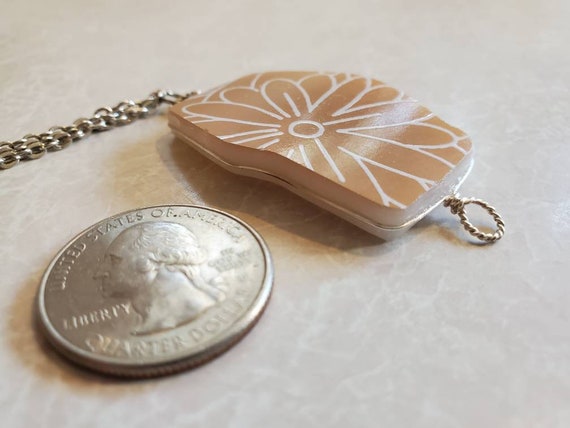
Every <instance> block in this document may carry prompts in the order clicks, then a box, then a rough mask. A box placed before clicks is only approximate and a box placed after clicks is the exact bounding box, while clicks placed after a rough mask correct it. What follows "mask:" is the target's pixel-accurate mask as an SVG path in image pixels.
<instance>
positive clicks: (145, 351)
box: [37, 205, 273, 377]
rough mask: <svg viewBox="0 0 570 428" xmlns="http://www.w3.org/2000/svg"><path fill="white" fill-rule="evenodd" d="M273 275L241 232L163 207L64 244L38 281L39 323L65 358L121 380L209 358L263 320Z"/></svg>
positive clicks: (258, 247)
mask: <svg viewBox="0 0 570 428" xmlns="http://www.w3.org/2000/svg"><path fill="white" fill-rule="evenodd" d="M272 284H273V267H272V261H271V257H270V254H269V250H268V248H267V245H266V244H265V243H264V241H263V239H262V238H261V237H260V236H259V235H258V234H257V233H256V232H255V231H254V230H253V229H252V228H251V227H250V226H248V225H247V224H245V223H244V222H243V221H241V220H239V219H237V218H236V217H234V216H231V215H229V214H227V213H224V212H222V211H218V210H215V209H211V208H205V207H199V206H188V205H169V206H153V207H147V208H141V209H137V210H133V211H128V212H124V213H122V214H118V215H115V216H113V217H110V218H108V219H105V220H103V221H101V222H99V223H97V224H95V225H93V226H91V227H90V228H88V229H87V230H85V231H84V232H82V233H81V234H79V235H78V236H76V237H75V238H74V239H73V240H72V241H71V242H69V243H68V244H67V245H66V246H65V247H64V248H63V249H62V250H61V251H60V252H59V254H58V255H57V256H56V257H55V259H54V260H53V261H52V262H51V264H50V265H49V267H48V269H47V271H46V273H45V274H44V276H43V279H42V282H41V285H40V289H39V292H38V297H37V310H38V315H39V316H38V318H39V324H40V326H41V328H42V330H43V331H44V332H45V334H46V336H47V338H48V339H49V341H50V342H51V343H52V344H53V346H54V347H55V348H56V349H57V350H58V351H59V352H60V353H62V354H63V355H64V356H65V357H67V358H69V359H71V360H73V361H74V362H76V363H78V364H80V365H83V366H86V367H88V368H90V369H93V370H97V371H101V372H104V373H108V374H113V375H118V376H131V377H138V376H157V375H162V374H168V373H172V372H175V371H179V370H183V369H186V368H190V367H193V366H196V365H199V364H201V363H204V362H206V361H209V360H211V359H212V358H214V357H216V356H217V355H219V354H221V353H222V352H224V351H225V350H227V349H228V348H230V347H231V346H232V345H234V344H235V343H237V342H238V341H239V339H241V338H242V337H243V336H244V335H245V334H246V333H247V332H248V331H249V330H250V329H251V328H252V327H253V325H254V324H255V322H256V321H257V319H258V318H259V316H260V315H261V314H262V312H263V310H264V308H265V306H266V304H267V302H268V300H269V296H270V294H271V288H272Z"/></svg>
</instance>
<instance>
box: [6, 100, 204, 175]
mask: <svg viewBox="0 0 570 428" xmlns="http://www.w3.org/2000/svg"><path fill="white" fill-rule="evenodd" d="M197 94H198V92H197V91H193V92H190V93H188V94H177V93H175V92H173V91H169V90H167V91H155V92H153V93H151V94H150V95H149V96H148V97H147V98H145V99H144V100H141V101H136V102H135V101H132V100H125V101H121V102H120V103H119V104H117V105H116V106H115V107H102V108H99V109H97V110H96V111H95V113H93V116H91V117H89V118H85V117H82V118H79V119H77V120H76V121H75V122H73V125H69V126H53V127H51V128H50V129H49V130H48V131H47V132H43V133H41V134H28V135H25V136H24V137H22V138H20V139H19V140H16V141H14V142H8V141H2V142H0V170H3V169H9V168H12V167H13V166H16V165H18V164H19V163H20V162H21V161H26V160H32V159H38V158H41V157H42V156H43V155H45V154H46V153H47V152H55V151H59V150H62V149H65V148H66V147H68V146H69V145H70V144H71V143H73V142H76V141H79V140H81V139H83V138H85V137H87V136H88V135H90V134H91V133H93V132H103V131H108V130H109V129H112V128H115V127H117V126H123V125H128V124H129V123H131V122H134V121H135V120H137V119H142V118H145V117H147V116H148V115H150V114H152V113H154V112H155V111H156V110H157V109H158V108H159V107H160V106H161V105H162V104H171V105H172V104H176V103H177V102H180V101H182V100H185V99H186V98H189V97H191V96H193V95H197Z"/></svg>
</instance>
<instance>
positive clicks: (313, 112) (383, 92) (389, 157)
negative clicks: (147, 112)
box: [181, 72, 471, 209]
mask: <svg viewBox="0 0 570 428" xmlns="http://www.w3.org/2000/svg"><path fill="white" fill-rule="evenodd" d="M181 111H182V114H183V115H184V117H185V118H186V119H187V120H189V121H190V122H192V123H193V124H195V125H197V126H199V127H200V128H202V129H204V130H206V131H207V132H209V133H210V134H213V135H215V136H216V137H218V138H219V139H221V140H223V141H226V142H228V143H231V144H237V145H243V146H246V147H251V148H257V149H261V150H269V151H272V152H275V153H278V154H280V155H282V156H285V157H287V158H288V159H290V160H291V161H293V162H297V163H299V164H302V165H304V166H305V167H307V168H309V169H311V170H313V171H315V172H317V173H319V174H320V175H322V176H325V177H327V178H328V179H330V180H333V181H335V182H337V183H339V184H341V185H343V186H345V187H347V188H349V189H350V190H352V191H355V192H357V193H359V194H361V195H363V196H365V197H367V198H369V199H372V200H374V201H375V202H377V203H380V204H382V205H384V206H387V207H393V208H401V209H404V208H405V207H406V206H408V205H410V204H411V203H413V202H414V201H415V200H416V199H417V198H418V197H419V196H421V195H422V194H423V193H424V192H426V191H427V190H429V189H430V188H431V187H433V186H434V185H435V184H436V183H438V182H439V181H440V180H442V179H443V177H444V176H445V175H446V174H447V173H449V171H450V170H451V169H453V168H454V167H455V165H457V164H458V163H459V162H460V161H461V160H462V159H463V158H464V156H465V155H466V154H467V153H468V152H469V151H470V150H471V142H470V140H469V139H468V137H467V136H466V135H465V134H464V133H463V132H462V131H460V130H459V129H456V128H454V127H451V126H450V125H448V124H447V123H445V122H443V121H442V120H441V119H439V118H438V117H436V116H435V115H434V114H433V113H432V112H430V111H429V110H428V109H426V108H425V107H423V106H421V105H420V104H419V103H418V102H417V101H415V100H413V99H412V98H410V97H408V96H406V95H404V94H403V93H402V92H400V91H399V90H397V89H395V88H392V87H390V86H387V85H386V84H384V83H382V82H380V81H377V80H374V79H369V78H365V77H361V76H355V75H351V74H345V73H316V72H270V73H261V74H255V75H249V76H246V77H243V78H241V79H238V80H236V81H234V82H232V83H229V84H226V85H223V86H221V87H218V88H215V89H213V90H211V91H209V92H207V93H205V94H203V95H200V96H197V97H193V98H191V99H189V100H187V101H186V102H185V103H184V105H183V107H182V109H181Z"/></svg>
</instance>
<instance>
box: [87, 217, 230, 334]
mask: <svg viewBox="0 0 570 428" xmlns="http://www.w3.org/2000/svg"><path fill="white" fill-rule="evenodd" d="M206 260H207V254H206V252H205V251H204V249H203V248H201V247H200V245H199V242H198V240H197V238H196V236H195V235H194V234H193V233H192V232H191V231H190V230H189V229H187V228H186V227H184V226H182V225H180V224H177V223H171V222H148V223H140V224H137V225H135V226H131V227H129V228H128V229H126V230H124V231H123V232H121V233H120V234H119V235H118V236H117V237H116V238H115V239H114V240H113V242H111V245H110V246H109V248H108V249H107V252H106V253H105V257H104V260H103V261H102V262H101V265H100V266H99V268H98V270H97V272H96V274H95V278H96V279H100V280H101V290H102V293H103V295H104V296H105V297H117V298H123V299H128V300H129V301H130V302H131V305H132V307H133V309H134V311H135V312H137V313H138V314H139V315H140V316H141V317H142V322H141V324H140V325H139V327H138V328H137V330H136V331H135V332H133V334H138V335H143V334H151V333H155V332H158V331H161V330H165V329H169V328H173V327H176V326H179V325H182V324H185V323H188V322H190V321H192V320H194V319H195V318H197V317H198V316H199V315H200V314H201V313H203V312H204V311H206V310H208V309H209V308H211V307H212V306H214V305H215V304H217V303H218V302H221V301H223V300H224V299H225V297H226V295H225V293H224V291H223V290H222V289H220V288H219V287H217V286H216V285H212V284H211V283H209V282H207V281H206V280H205V279H204V278H203V276H202V273H201V265H202V264H203V263H204V262H206Z"/></svg>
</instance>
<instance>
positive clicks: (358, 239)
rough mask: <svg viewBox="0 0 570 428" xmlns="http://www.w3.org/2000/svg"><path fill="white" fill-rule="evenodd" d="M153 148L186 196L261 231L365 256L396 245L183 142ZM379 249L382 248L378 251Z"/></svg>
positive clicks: (170, 139) (166, 139) (167, 140)
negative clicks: (244, 218) (243, 217)
mask: <svg viewBox="0 0 570 428" xmlns="http://www.w3.org/2000/svg"><path fill="white" fill-rule="evenodd" d="M157 150H158V152H159V155H160V157H161V158H162V160H163V162H164V163H165V165H166V167H167V169H168V170H169V171H170V172H171V173H172V174H173V176H174V178H175V179H176V180H177V181H179V182H181V184H182V186H183V187H184V188H185V189H186V191H187V196H188V197H189V198H190V199H192V200H196V199H198V200H197V201H196V202H199V203H203V204H204V205H207V206H210V207H213V208H219V209H222V210H227V211H230V212H232V211H233V212H240V213H244V214H247V215H249V216H252V217H254V218H257V219H259V220H261V222H259V223H258V224H255V223H254V224H253V226H254V227H255V228H256V229H258V230H263V229H264V225H263V222H265V223H269V224H271V225H272V226H275V227H277V228H279V229H281V230H284V231H286V232H289V233H291V234H293V235H296V236H299V237H302V238H305V239H308V240H311V241H314V242H318V243H320V244H322V245H324V246H327V247H334V248H336V249H338V250H342V251H352V250H357V251H358V253H359V254H360V255H362V254H364V255H366V254H367V253H368V252H367V251H362V250H363V248H366V247H369V248H371V249H372V248H374V250H373V251H371V252H370V255H374V256H378V253H379V252H382V251H390V250H391V249H392V248H394V246H397V245H401V243H402V242H401V240H399V241H400V242H399V243H398V244H395V241H392V242H391V243H390V245H385V244H387V243H386V242H385V241H384V240H382V239H380V238H378V237H376V236H374V235H372V234H370V233H367V232H365V231H363V230H361V229H359V228H358V227H356V226H354V225H352V224H350V223H349V222H347V221H346V220H343V219H341V218H339V217H337V216H335V215H333V214H331V213H329V212H327V211H325V210H323V209H321V208H319V207H317V206H316V205H313V204H312V203H310V202H307V201H305V200H304V199H302V198H300V197H299V196H297V195H295V194H293V193H292V192H290V191H288V190H286V189H283V188H281V187H279V186H277V185H275V184H273V183H269V182H267V181H264V180H259V179H254V178H250V177H244V176H240V175H236V174H233V173H231V172H229V171H226V170H225V169H223V168H222V167H220V166H218V165H217V164H216V163H214V162H213V161H211V160H209V159H207V158H206V157H204V156H203V155H201V154H200V153H198V152H197V151H195V150H194V149H193V148H192V147H190V146H189V145H187V144H186V143H184V142H183V141H181V140H179V139H177V138H174V137H172V136H164V137H162V138H161V139H160V140H159V141H158V142H157ZM380 248H382V249H381V250H380Z"/></svg>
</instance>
